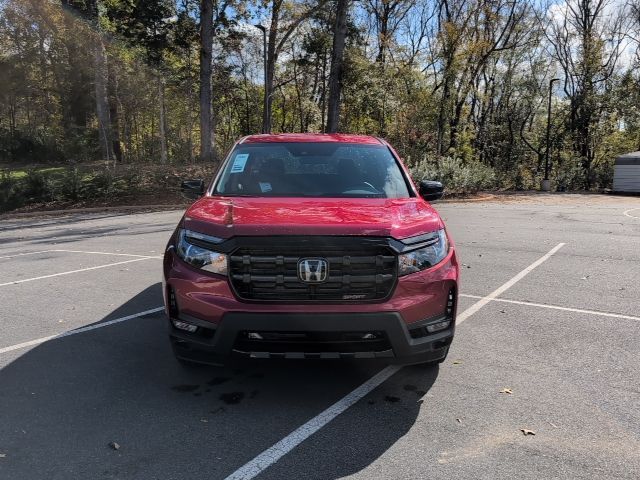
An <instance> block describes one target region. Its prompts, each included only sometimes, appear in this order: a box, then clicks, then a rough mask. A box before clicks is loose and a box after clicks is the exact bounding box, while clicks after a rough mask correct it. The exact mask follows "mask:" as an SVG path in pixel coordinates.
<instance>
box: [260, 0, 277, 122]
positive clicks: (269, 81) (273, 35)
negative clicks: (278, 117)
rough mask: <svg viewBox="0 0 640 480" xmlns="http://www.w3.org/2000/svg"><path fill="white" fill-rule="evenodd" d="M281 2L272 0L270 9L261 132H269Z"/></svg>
mask: <svg viewBox="0 0 640 480" xmlns="http://www.w3.org/2000/svg"><path fill="white" fill-rule="evenodd" d="M281 5H282V4H281V2H273V8H272V11H271V25H270V26H269V32H268V34H269V43H268V44H267V72H266V74H267V76H266V78H265V79H264V94H265V99H266V101H265V102H264V106H265V108H264V109H263V110H264V111H263V112H262V133H271V110H272V104H273V81H274V78H275V74H276V62H277V61H278V52H277V50H276V43H277V40H278V28H279V22H280V7H281Z"/></svg>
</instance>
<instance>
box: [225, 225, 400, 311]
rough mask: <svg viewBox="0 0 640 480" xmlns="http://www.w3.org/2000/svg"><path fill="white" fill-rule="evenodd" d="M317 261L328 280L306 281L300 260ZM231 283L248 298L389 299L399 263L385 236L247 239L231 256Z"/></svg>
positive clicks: (240, 243) (301, 299)
mask: <svg viewBox="0 0 640 480" xmlns="http://www.w3.org/2000/svg"><path fill="white" fill-rule="evenodd" d="M304 258H320V259H323V260H326V261H327V263H328V275H327V279H326V280H325V281H324V282H321V283H307V282H303V281H302V280H300V278H299V277H298V262H299V261H300V260H301V259H304ZM229 265H230V272H229V273H230V275H229V278H230V279H231V284H232V286H233V288H234V289H235V291H236V294H237V295H238V296H239V297H241V298H244V299H248V300H262V301H269V300H271V301H292V302H296V301H311V302H340V303H343V302H345V303H349V302H362V301H375V300H382V299H385V298H387V297H388V296H389V295H390V294H391V292H392V291H393V288H394V286H395V283H396V277H397V273H396V271H397V267H396V265H397V260H396V256H395V255H394V254H393V252H392V251H391V249H390V248H389V247H388V246H387V241H386V239H384V238H380V239H377V238H371V237H270V238H269V237H246V238H244V239H241V240H240V241H239V246H238V248H237V249H235V250H234V252H233V253H232V254H231V256H230V262H229Z"/></svg>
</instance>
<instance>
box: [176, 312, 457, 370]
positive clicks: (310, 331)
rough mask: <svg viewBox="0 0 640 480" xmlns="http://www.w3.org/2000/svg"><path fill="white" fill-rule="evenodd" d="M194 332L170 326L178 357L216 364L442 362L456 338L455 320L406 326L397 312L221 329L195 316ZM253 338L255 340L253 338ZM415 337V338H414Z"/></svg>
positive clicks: (283, 319)
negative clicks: (429, 327)
mask: <svg viewBox="0 0 640 480" xmlns="http://www.w3.org/2000/svg"><path fill="white" fill-rule="evenodd" d="M179 318H180V320H182V321H187V322H189V323H193V324H194V325H197V326H198V330H197V331H196V332H195V333H188V332H185V331H182V330H178V329H177V328H175V327H174V326H173V324H172V323H170V324H169V329H170V337H171V341H172V343H173V347H174V351H175V353H176V355H177V356H178V357H180V358H184V359H186V360H191V361H197V362H201V363H218V362H220V361H222V359H224V358H227V357H230V356H234V355H236V356H245V357H251V358H287V359H349V358H355V359H362V358H383V359H389V360H393V361H396V362H399V363H422V362H429V361H437V360H439V359H442V358H443V357H444V356H445V355H446V353H447V350H448V347H449V345H450V344H451V341H452V339H453V333H454V328H455V322H454V321H453V318H452V317H449V318H448V319H447V318H446V317H445V316H441V317H439V318H432V319H429V320H427V321H425V322H418V323H417V324H415V325H412V326H411V329H409V328H408V327H407V325H406V324H405V322H404V321H403V320H402V317H401V315H400V314H399V313H398V312H381V313H352V314H348V315H346V314H337V313H331V314H326V313H325V314H316V313H309V314H296V313H285V314H273V313H228V314H226V315H224V318H223V321H222V322H220V324H219V325H218V327H217V328H211V327H212V325H211V324H208V325H205V324H204V322H202V321H198V320H197V319H194V318H193V317H188V316H186V317H185V316H180V317H179ZM445 320H448V321H449V322H450V323H449V326H448V327H447V328H446V329H445V330H441V331H439V332H436V333H433V334H430V335H424V336H419V334H417V333H416V332H423V330H421V329H422V328H423V326H424V325H425V324H431V323H436V322H441V321H445ZM252 337H253V338H252ZM414 337H415V338H414Z"/></svg>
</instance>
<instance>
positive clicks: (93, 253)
mask: <svg viewBox="0 0 640 480" xmlns="http://www.w3.org/2000/svg"><path fill="white" fill-rule="evenodd" d="M49 251H50V252H66V253H86V254H91V255H115V256H119V257H138V258H162V255H135V254H133V253H111V252H87V251H85V250H60V249H56V250H49Z"/></svg>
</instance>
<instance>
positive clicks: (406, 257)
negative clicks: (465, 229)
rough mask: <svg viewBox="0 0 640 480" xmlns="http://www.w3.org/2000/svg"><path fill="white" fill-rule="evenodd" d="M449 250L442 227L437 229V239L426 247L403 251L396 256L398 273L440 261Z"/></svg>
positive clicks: (411, 271) (405, 273)
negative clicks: (407, 251)
mask: <svg viewBox="0 0 640 480" xmlns="http://www.w3.org/2000/svg"><path fill="white" fill-rule="evenodd" d="M447 252H449V241H448V240H447V234H446V233H445V231H444V229H442V230H438V236H437V240H436V241H435V242H434V243H433V244H431V245H429V246H428V247H424V248H420V249H418V250H414V251H413V252H409V253H404V254H402V255H400V256H399V257H398V267H399V268H398V275H400V276H402V275H408V274H409V273H415V272H419V271H420V270H424V269H425V268H429V267H433V266H434V265H437V264H438V263H440V262H441V261H442V260H444V258H445V257H446V256H447Z"/></svg>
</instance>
